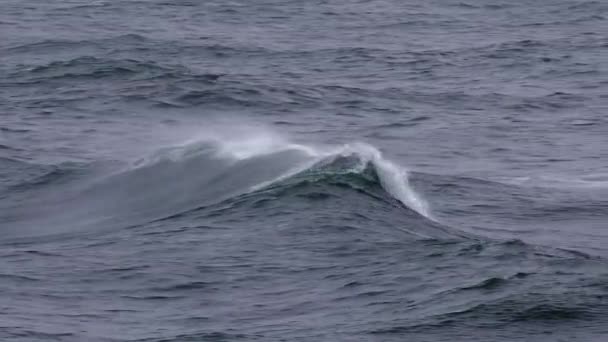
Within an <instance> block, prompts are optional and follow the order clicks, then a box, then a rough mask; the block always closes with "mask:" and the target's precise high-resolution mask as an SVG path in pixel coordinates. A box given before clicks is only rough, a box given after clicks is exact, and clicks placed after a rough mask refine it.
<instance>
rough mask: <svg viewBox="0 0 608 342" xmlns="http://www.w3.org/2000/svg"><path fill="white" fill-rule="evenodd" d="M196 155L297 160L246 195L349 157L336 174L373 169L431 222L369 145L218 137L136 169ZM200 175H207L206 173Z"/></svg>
mask: <svg viewBox="0 0 608 342" xmlns="http://www.w3.org/2000/svg"><path fill="white" fill-rule="evenodd" d="M197 154H212V155H213V156H214V157H215V158H217V159H219V160H223V161H225V162H226V161H227V162H228V163H229V164H232V165H234V164H238V163H241V164H242V163H244V162H246V161H247V160H254V159H257V158H264V157H268V156H272V155H283V156H284V157H287V156H288V155H290V156H292V157H293V156H294V155H295V156H297V158H296V159H297V160H295V161H294V163H293V166H292V167H289V168H288V169H287V170H286V171H285V172H283V173H281V174H280V175H279V176H277V177H274V178H272V179H268V180H264V181H262V182H259V183H257V184H254V185H252V186H250V187H249V188H247V189H242V191H243V192H254V191H258V190H261V189H263V188H265V187H267V186H270V185H272V184H274V183H277V182H279V181H282V180H285V179H287V178H290V177H292V176H295V175H298V174H301V173H303V172H305V171H306V170H310V169H312V168H314V167H315V166H318V165H321V164H329V163H332V162H334V161H335V160H336V159H338V158H341V157H349V158H351V160H352V162H351V163H350V164H349V165H347V166H345V167H342V168H341V169H340V170H337V171H336V172H354V173H362V172H363V171H364V170H365V169H366V168H367V167H369V166H371V167H372V168H373V170H374V171H375V173H376V174H377V176H378V180H379V182H380V185H381V186H382V188H383V189H384V190H385V191H386V192H387V193H388V194H390V195H391V196H392V197H394V198H395V199H397V200H399V201H400V202H401V203H402V204H403V205H405V206H406V207H408V208H410V209H412V210H414V211H416V212H417V213H419V214H420V215H422V216H424V217H426V218H431V214H430V211H429V208H428V204H427V203H426V201H425V200H424V199H423V198H422V197H421V196H420V195H419V194H418V193H416V192H415V191H414V189H413V188H412V187H411V185H410V184H409V177H408V172H407V170H406V169H405V168H403V167H401V166H399V165H397V164H395V163H393V162H391V161H390V160H388V159H386V158H384V157H383V155H382V153H381V152H380V151H379V150H378V149H377V148H376V147H374V146H372V145H369V144H366V143H360V142H357V143H351V144H345V145H341V146H323V147H313V146H308V145H303V144H296V143H292V142H289V141H288V140H286V139H284V138H282V137H279V136H277V135H274V134H270V133H266V134H255V135H248V136H241V138H240V139H234V136H233V137H227V136H226V135H220V134H215V135H211V136H209V135H207V136H206V137H204V138H201V139H195V140H190V141H188V142H186V143H184V144H181V145H177V146H174V147H170V148H165V149H161V150H159V151H158V152H157V153H155V154H154V155H153V156H151V157H149V158H146V159H143V160H140V161H139V162H138V163H136V166H137V167H141V166H142V165H150V164H154V163H158V162H161V161H163V160H167V159H168V160H171V161H172V162H179V161H180V160H185V159H188V158H192V157H194V156H196V155H197ZM241 166H244V165H241ZM200 171H201V172H205V170H200Z"/></svg>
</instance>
